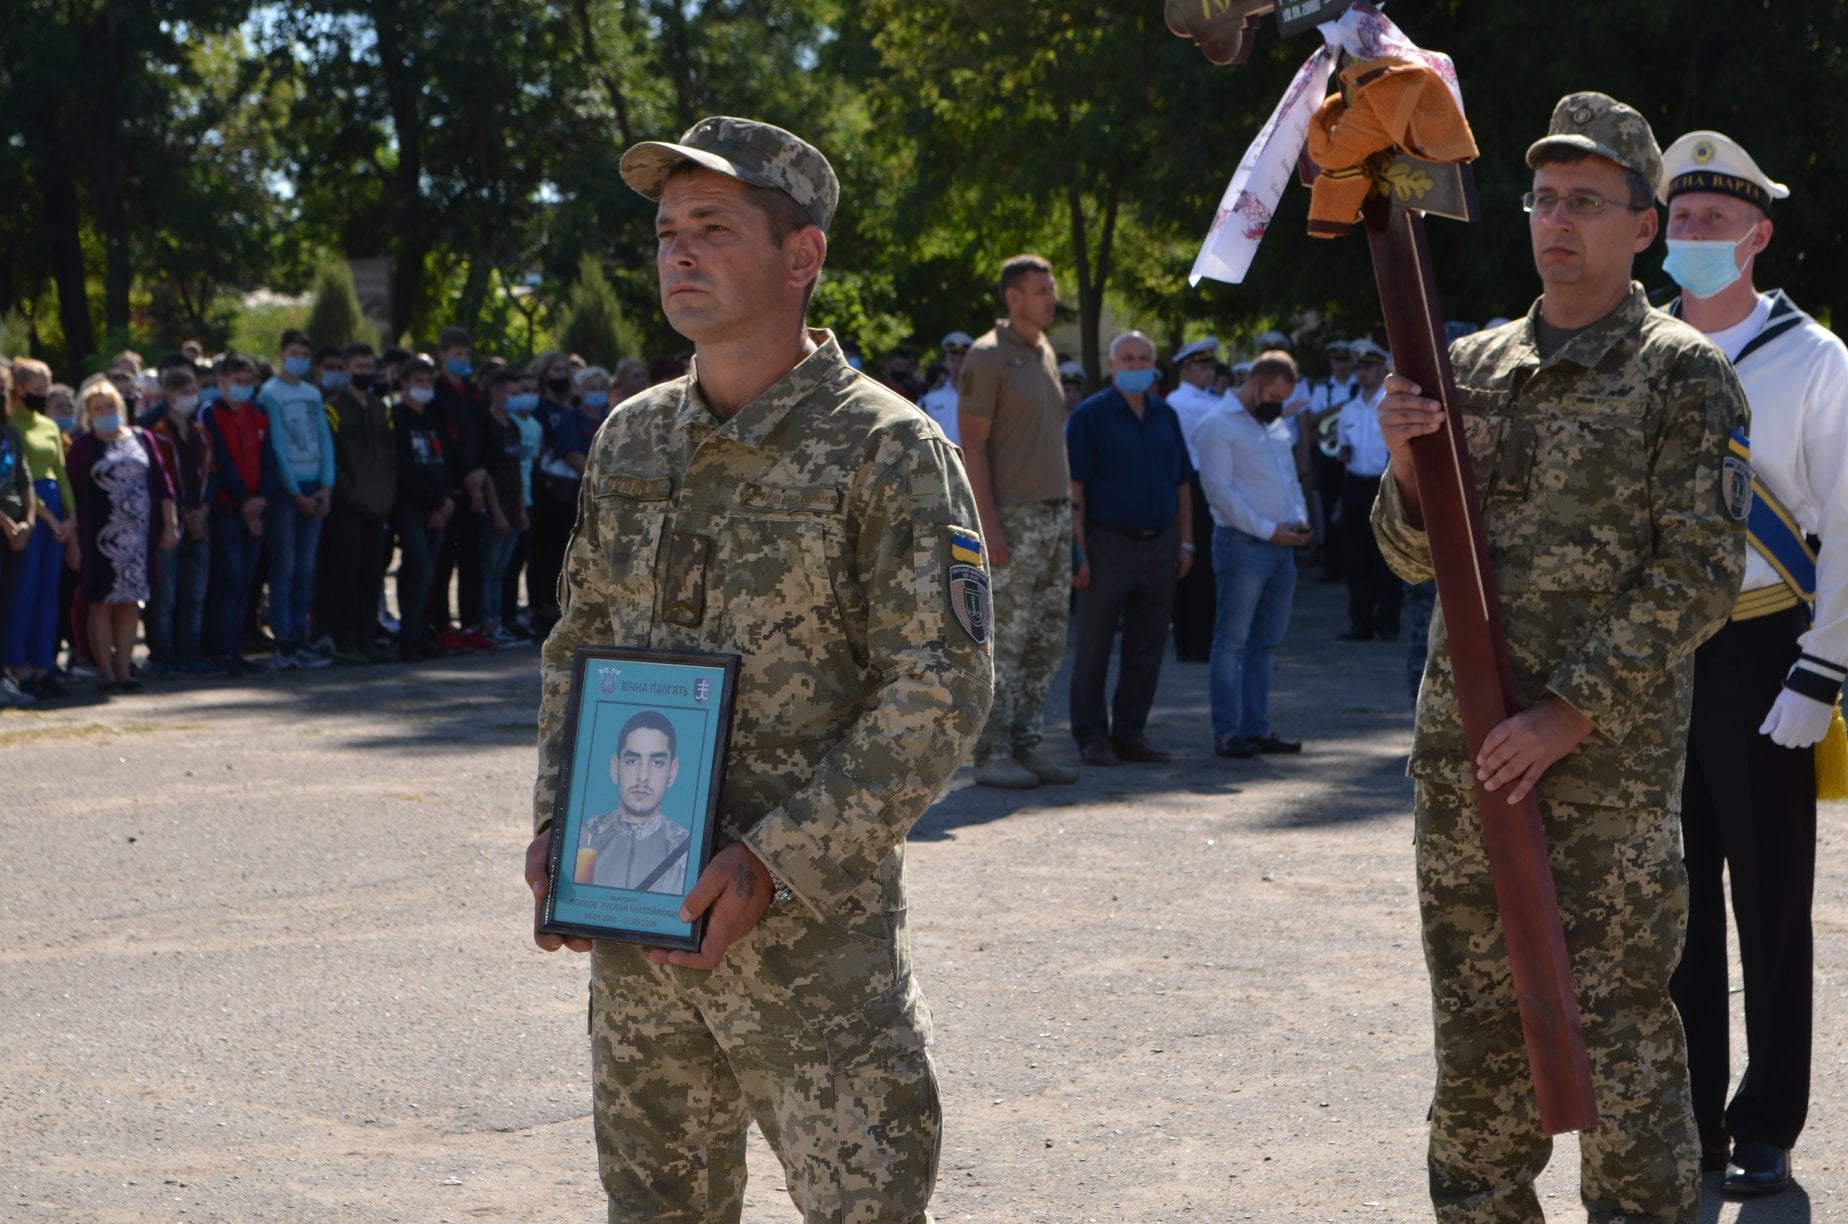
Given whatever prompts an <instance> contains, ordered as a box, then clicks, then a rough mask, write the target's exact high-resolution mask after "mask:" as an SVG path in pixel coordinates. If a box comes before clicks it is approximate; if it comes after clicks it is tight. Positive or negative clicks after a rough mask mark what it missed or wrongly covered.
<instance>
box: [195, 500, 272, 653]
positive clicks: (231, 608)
mask: <svg viewBox="0 0 1848 1224" xmlns="http://www.w3.org/2000/svg"><path fill="white" fill-rule="evenodd" d="M211 524H212V527H211V537H212V562H211V565H212V570H211V572H212V581H211V594H210V595H209V596H208V599H209V601H210V604H211V609H212V624H211V632H212V653H213V654H214V655H217V656H218V657H219V658H220V659H225V660H230V659H241V658H243V657H244V613H245V611H246V610H247V609H248V608H249V606H250V584H251V582H252V581H253V580H254V579H255V578H256V576H257V558H258V557H259V556H260V555H261V554H262V552H263V538H262V537H261V536H253V535H251V534H250V532H249V531H248V530H246V529H245V527H244V516H243V515H241V514H239V513H238V512H237V511H235V510H227V509H225V508H224V507H223V506H213V507H212V515H211Z"/></svg>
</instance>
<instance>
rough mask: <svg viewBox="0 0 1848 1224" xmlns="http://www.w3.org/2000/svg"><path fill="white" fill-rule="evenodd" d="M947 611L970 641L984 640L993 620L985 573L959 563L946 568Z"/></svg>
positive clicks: (992, 607)
mask: <svg viewBox="0 0 1848 1224" xmlns="http://www.w3.org/2000/svg"><path fill="white" fill-rule="evenodd" d="M950 612H951V613H952V614H953V615H954V616H955V617H956V623H957V624H959V625H961V626H962V627H963V632H964V633H967V634H968V635H969V637H970V639H971V640H972V641H976V642H986V641H987V640H988V634H989V631H990V629H991V628H992V626H993V625H994V619H995V615H994V603H993V599H992V596H991V595H990V593H989V589H988V571H986V570H984V569H983V568H982V567H981V566H979V565H969V564H966V563H961V562H959V563H957V564H955V565H952V566H950Z"/></svg>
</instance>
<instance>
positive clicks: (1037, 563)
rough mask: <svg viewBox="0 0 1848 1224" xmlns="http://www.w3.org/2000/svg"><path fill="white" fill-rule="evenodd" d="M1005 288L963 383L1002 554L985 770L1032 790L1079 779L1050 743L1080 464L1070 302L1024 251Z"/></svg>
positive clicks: (985, 511)
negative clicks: (1049, 334)
mask: <svg viewBox="0 0 1848 1224" xmlns="http://www.w3.org/2000/svg"><path fill="white" fill-rule="evenodd" d="M1000 290H1001V303H1002V305H1003V306H1005V307H1006V308H1007V318H1005V319H997V320H996V321H995V325H994V328H993V329H992V330H990V331H988V332H986V333H984V334H983V335H982V337H981V339H979V340H977V341H976V342H975V344H974V345H973V346H971V347H970V349H969V355H968V356H967V357H966V358H964V359H963V368H962V372H961V373H960V374H959V375H958V376H957V382H956V396H957V399H956V420H957V424H958V427H959V428H960V429H961V431H962V440H963V453H964V456H965V458H966V459H967V461H968V464H969V480H970V483H971V485H973V487H974V489H975V498H976V504H977V505H978V506H980V507H981V511H982V527H983V528H984V529H985V530H986V531H987V532H988V537H989V543H990V546H991V548H992V550H993V553H994V575H995V590H994V602H995V616H996V623H995V703H994V709H993V710H991V711H990V712H989V716H988V725H987V726H985V727H984V728H983V729H982V736H981V740H980V742H979V743H977V745H976V749H975V780H976V782H977V783H978V784H979V785H982V786H1000V787H1007V788H1009V789H1013V790H1030V789H1032V788H1033V787H1036V786H1038V785H1040V783H1042V782H1054V783H1059V782H1076V781H1077V780H1078V771H1077V770H1076V769H1073V768H1072V767H1071V766H1069V765H1067V764H1065V763H1064V762H1062V761H1056V760H1053V759H1052V758H1051V757H1049V756H1047V755H1046V754H1045V753H1044V752H1042V751H1041V750H1040V739H1041V737H1042V735H1043V731H1044V712H1045V708H1046V693H1047V690H1048V689H1050V688H1051V687H1052V678H1053V676H1054V675H1055V674H1056V673H1057V672H1058V670H1059V658H1060V656H1061V655H1063V654H1064V653H1065V618H1066V609H1067V608H1068V607H1069V606H1070V603H1071V582H1072V486H1071V469H1070V465H1069V464H1068V463H1067V460H1066V454H1065V411H1066V410H1065V392H1064V391H1063V390H1062V389H1061V387H1060V384H1059V359H1058V357H1057V355H1055V354H1054V353H1053V351H1052V344H1051V342H1049V341H1048V340H1047V339H1046V329H1047V328H1048V327H1051V326H1052V321H1053V315H1054V312H1055V311H1056V310H1057V309H1058V305H1059V290H1058V284H1057V282H1056V281H1055V280H1054V279H1053V275H1052V266H1051V265H1050V264H1048V263H1047V262H1046V261H1045V260H1043V259H1041V258H1040V257H1039V256H1037V255H1017V256H1015V257H1014V258H1012V259H1010V260H1008V261H1007V262H1006V263H1004V264H1003V265H1002V266H1001V280H1000Z"/></svg>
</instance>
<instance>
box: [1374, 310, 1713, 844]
mask: <svg viewBox="0 0 1848 1224" xmlns="http://www.w3.org/2000/svg"><path fill="white" fill-rule="evenodd" d="M1539 309H1540V307H1539V303H1537V302H1536V303H1535V305H1534V308H1533V309H1532V310H1530V311H1529V312H1528V314H1527V317H1526V318H1524V319H1520V320H1517V321H1515V322H1513V323H1510V324H1508V325H1507V326H1505V327H1499V328H1496V329H1495V330H1493V331H1488V332H1478V333H1477V334H1475V335H1471V336H1465V337H1463V338H1462V339H1460V340H1458V341H1457V342H1456V344H1454V345H1453V346H1452V347H1451V362H1452V365H1453V366H1454V367H1455V370H1456V381H1457V392H1458V395H1459V397H1460V407H1461V409H1462V416H1463V423H1464V427H1465V429H1466V430H1467V433H1468V441H1469V454H1470V462H1471V464H1472V465H1473V467H1474V469H1475V478H1476V486H1477V490H1478V493H1479V495H1480V497H1481V504H1482V507H1483V522H1484V526H1485V529H1486V532H1487V536H1488V548H1489V559H1490V562H1491V564H1492V565H1493V567H1494V571H1495V582H1496V585H1497V587H1498V588H1499V590H1500V594H1501V606H1502V607H1501V610H1502V623H1503V627H1504V628H1505V630H1506V633H1507V639H1508V652H1509V655H1510V656H1511V659H1512V662H1513V665H1514V679H1515V688H1516V690H1517V691H1518V695H1519V698H1520V703H1521V705H1522V706H1523V707H1527V706H1531V705H1534V704H1536V703H1538V702H1540V701H1543V700H1545V699H1546V698H1547V697H1548V696H1552V695H1557V696H1559V697H1562V698H1564V699H1565V700H1566V701H1568V702H1570V703H1571V704H1572V705H1574V706H1576V707H1577V708H1578V709H1579V710H1581V711H1583V712H1584V713H1585V715H1586V716H1587V717H1589V718H1590V719H1591V720H1592V722H1593V723H1594V724H1595V729H1594V730H1593V731H1592V733H1591V734H1590V735H1589V736H1587V737H1586V739H1585V740H1584V741H1583V742H1582V743H1581V744H1580V745H1579V747H1578V748H1577V750H1576V751H1574V752H1573V753H1571V754H1570V755H1568V756H1567V757H1566V758H1565V759H1563V760H1561V761H1559V762H1557V763H1556V764H1554V765H1553V766H1552V768H1551V769H1549V770H1547V772H1546V775H1545V776H1544V777H1543V778H1542V779H1541V781H1540V785H1539V788H1538V792H1537V793H1538V794H1539V795H1540V797H1541V798H1543V799H1545V798H1555V799H1560V800H1564V801H1567V802H1573V803H1593V804H1608V805H1620V806H1632V805H1661V806H1663V807H1665V808H1668V809H1671V810H1672V809H1675V808H1677V807H1678V806H1679V803H1680V792H1681V775H1682V763H1683V759H1684V757H1685V755H1686V751H1687V726H1688V713H1689V703H1690V701H1691V697H1692V693H1693V683H1694V676H1693V672H1694V650H1695V647H1697V646H1699V645H1700V643H1701V642H1703V641H1705V640H1706V639H1707V638H1708V637H1709V636H1711V635H1712V634H1713V632H1714V631H1715V630H1717V629H1718V628H1719V627H1720V625H1721V624H1722V623H1724V621H1725V619H1726V617H1727V614H1728V613H1729V612H1730V610H1731V608H1732V604H1733V600H1734V599H1735V597H1736V596H1737V595H1738V592H1739V582H1740V578H1741V577H1742V575H1743V574H1744V571H1745V548H1746V540H1745V524H1744V522H1743V521H1742V518H1740V517H1735V513H1737V514H1739V515H1743V513H1744V509H1743V507H1742V506H1740V505H1738V504H1737V503H1735V504H1734V505H1733V507H1732V508H1731V509H1730V510H1729V508H1728V505H1727V497H1726V494H1727V489H1726V484H1727V479H1726V476H1725V468H1724V464H1725V460H1726V456H1727V445H1726V440H1727V435H1728V434H1729V433H1730V432H1731V431H1732V430H1733V429H1734V428H1735V427H1737V426H1741V425H1744V424H1745V422H1746V413H1747V409H1746V401H1745V395H1744V392H1742V391H1741V390H1740V388H1739V383H1738V380H1737V379H1736V378H1735V377H1734V376H1733V372H1732V369H1731V367H1730V366H1729V365H1728V363H1727V361H1726V358H1725V356H1724V355H1723V354H1721V352H1720V351H1719V350H1718V349H1717V348H1715V347H1714V346H1713V345H1712V344H1710V343H1709V342H1708V341H1707V340H1706V339H1705V338H1704V337H1703V336H1701V334H1700V333H1699V332H1698V331H1696V330H1694V329H1693V328H1691V327H1688V326H1687V325H1686V324H1683V323H1681V322H1679V321H1678V320H1675V319H1671V318H1669V317H1668V316H1667V315H1665V314H1662V313H1661V312H1659V311H1655V310H1651V309H1650V307H1649V304H1648V301H1647V300H1646V299H1645V298H1644V296H1643V290H1642V286H1641V285H1633V286H1632V290H1631V295H1630V300H1629V301H1628V302H1626V303H1625V304H1624V305H1623V306H1622V307H1620V308H1619V309H1618V310H1617V311H1616V312H1615V313H1613V314H1611V315H1610V316H1609V317H1608V318H1605V319H1603V320H1601V321H1600V322H1598V323H1595V324H1593V325H1592V326H1591V327H1589V328H1587V329H1585V330H1584V331H1582V332H1580V333H1579V334H1578V335H1576V336H1574V337H1573V338H1572V339H1571V341H1569V342H1568V343H1567V344H1566V345H1565V346H1564V347H1563V348H1561V349H1560V350H1559V351H1558V352H1557V353H1555V354H1553V356H1552V357H1550V358H1548V359H1546V360H1542V359H1541V357H1540V353H1539V350H1538V349H1537V348H1536V347H1535V343H1534V322H1535V320H1536V319H1537V318H1538V316H1539ZM1380 490H1381V491H1380V498H1379V501H1378V502H1377V503H1376V504H1375V506H1374V511H1373V525H1374V532H1375V534H1376V535H1377V536H1378V538H1379V541H1380V547H1381V550H1382V551H1383V552H1384V554H1385V556H1386V560H1387V563H1388V564H1390V565H1391V566H1392V568H1393V569H1394V570H1396V571H1397V572H1398V573H1399V574H1400V575H1401V576H1402V577H1404V578H1405V579H1406V580H1407V581H1410V582H1424V581H1428V580H1429V579H1430V578H1431V554H1430V548H1429V544H1428V541H1427V540H1426V538H1425V534H1424V532H1423V531H1421V530H1418V529H1416V528H1413V527H1410V526H1408V525H1407V523H1406V521H1405V515H1404V509H1403V506H1402V505H1401V504H1400V501H1399V497H1398V486H1397V485H1396V483H1395V482H1394V481H1393V480H1392V479H1391V474H1390V472H1389V473H1388V479H1386V480H1385V481H1383V482H1382V483H1381V486H1380ZM1427 513H1429V508H1427ZM1410 773H1411V774H1412V776H1413V777H1415V778H1421V779H1428V780H1431V781H1439V782H1445V783H1448V784H1450V785H1454V786H1460V787H1465V788H1467V787H1470V786H1473V785H1474V771H1473V770H1472V768H1471V766H1470V762H1469V759H1468V750H1467V748H1466V747H1465V743H1464V738H1463V725H1462V721H1461V718H1460V716H1459V714H1458V710H1457V698H1456V682H1455V677H1454V676H1453V675H1452V672H1451V668H1450V655H1449V651H1448V650H1447V648H1446V643H1445V636H1444V622H1443V614H1442V611H1441V609H1440V610H1439V611H1438V612H1437V613H1436V614H1435V615H1434V617H1433V620H1432V626H1431V653H1430V657H1429V659H1428V661H1427V663H1426V665H1425V675H1424V684H1423V687H1422V689H1421V691H1420V693H1419V696H1418V728H1417V733H1416V735H1415V736H1414V738H1413V742H1412V759H1411V767H1410Z"/></svg>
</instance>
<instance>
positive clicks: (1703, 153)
mask: <svg viewBox="0 0 1848 1224" xmlns="http://www.w3.org/2000/svg"><path fill="white" fill-rule="evenodd" d="M1684 191H1717V192H1719V193H1720V194H1721V195H1729V196H1737V197H1738V198H1739V199H1741V200H1745V201H1746V202H1748V203H1751V204H1756V205H1758V207H1760V208H1763V209H1767V210H1768V209H1770V207H1771V201H1773V200H1781V199H1783V198H1784V197H1786V196H1788V195H1789V194H1790V188H1788V187H1786V186H1784V184H1782V183H1779V182H1775V181H1773V180H1772V178H1771V176H1770V175H1768V174H1766V173H1765V172H1764V171H1763V170H1760V169H1759V168H1758V163H1757V162H1755V161H1753V160H1752V155H1751V154H1750V153H1747V152H1746V151H1745V149H1744V147H1743V146H1741V145H1740V144H1739V142H1738V141H1736V140H1734V139H1733V138H1732V137H1730V136H1728V135H1726V134H1725V133H1723V132H1689V133H1688V134H1687V135H1686V136H1683V137H1682V138H1681V139H1680V140H1677V141H1676V142H1675V143H1674V144H1672V145H1669V146H1668V149H1667V150H1666V151H1665V152H1664V153H1663V154H1662V181H1661V182H1660V183H1659V184H1657V185H1656V198H1657V199H1659V200H1661V201H1662V202H1663V203H1664V204H1666V203H1668V202H1669V201H1670V200H1672V199H1674V198H1675V197H1676V196H1678V195H1680V194H1681V193H1682V192H1684Z"/></svg>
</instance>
